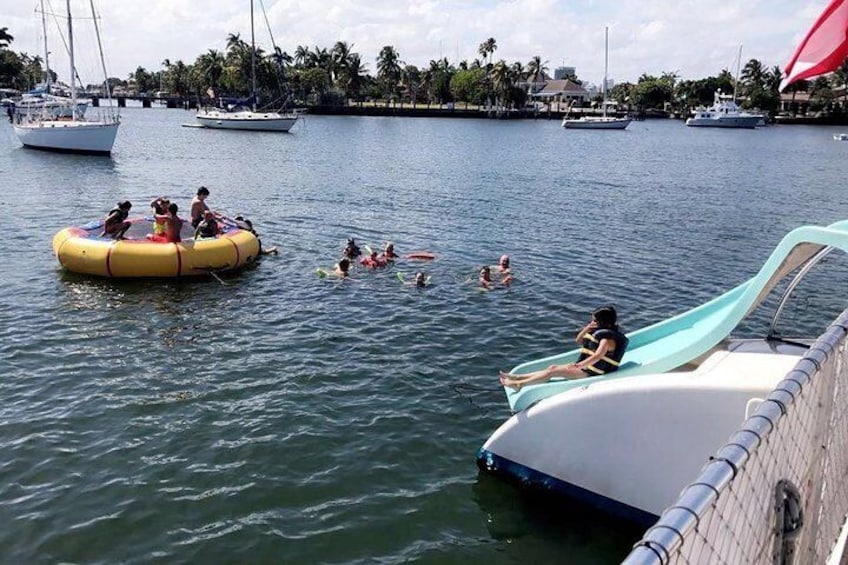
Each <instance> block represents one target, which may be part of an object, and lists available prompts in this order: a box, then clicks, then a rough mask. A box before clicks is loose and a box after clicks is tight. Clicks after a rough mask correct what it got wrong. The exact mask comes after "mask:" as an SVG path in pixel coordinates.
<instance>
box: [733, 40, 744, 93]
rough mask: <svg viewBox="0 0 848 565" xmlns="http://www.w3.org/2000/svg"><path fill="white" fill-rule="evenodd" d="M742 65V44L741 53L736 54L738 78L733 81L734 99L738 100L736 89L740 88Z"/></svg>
mask: <svg viewBox="0 0 848 565" xmlns="http://www.w3.org/2000/svg"><path fill="white" fill-rule="evenodd" d="M741 66H742V46H741V45H740V46H739V54H738V55H737V56H736V80H734V81H733V101H734V102H736V89H737V88H739V67H741Z"/></svg>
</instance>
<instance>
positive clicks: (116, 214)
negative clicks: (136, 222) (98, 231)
mask: <svg viewBox="0 0 848 565" xmlns="http://www.w3.org/2000/svg"><path fill="white" fill-rule="evenodd" d="M130 208H132V202H130V201H129V200H124V201H122V202H118V207H117V208H112V210H110V211H109V215H108V216H106V219H105V220H103V233H102V235H103V236H106V235H109V236H112V239H124V234H125V233H127V230H128V229H130V226H131V225H132V224H131V223H130V222H128V221H127V216H129V214H130Z"/></svg>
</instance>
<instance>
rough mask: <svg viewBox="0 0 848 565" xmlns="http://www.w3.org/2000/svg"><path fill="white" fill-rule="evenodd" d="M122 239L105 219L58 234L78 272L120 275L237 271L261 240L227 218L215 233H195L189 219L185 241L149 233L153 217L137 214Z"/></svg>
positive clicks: (61, 249) (66, 264)
mask: <svg viewBox="0 0 848 565" xmlns="http://www.w3.org/2000/svg"><path fill="white" fill-rule="evenodd" d="M129 221H130V222H131V223H132V225H131V227H130V228H129V230H128V231H127V232H126V234H125V238H124V239H121V240H115V239H112V238H111V237H109V236H104V235H102V232H103V221H102V220H99V221H94V222H90V223H88V224H86V225H84V226H80V227H69V228H65V229H63V230H60V231H59V232H58V233H57V234H56V235H55V236H54V237H53V252H54V253H55V254H56V258H57V259H58V260H59V264H60V265H61V266H62V267H63V268H64V269H66V270H68V271H70V272H72V273H79V274H84V275H96V276H101V277H114V278H142V277H190V276H199V275H208V274H209V273H218V272H222V271H232V270H236V269H239V268H241V267H244V266H245V265H247V264H249V263H251V262H253V261H255V260H256V258H257V256H258V255H259V240H258V239H257V237H256V236H255V235H254V234H253V233H251V232H250V231H249V230H247V229H242V228H241V227H240V225H239V224H238V223H237V222H235V221H234V220H231V219H228V218H222V219H221V221H220V222H219V223H220V225H221V227H222V231H221V233H220V234H219V235H217V236H215V237H213V238H199V239H194V230H193V229H192V228H191V226H190V225H188V222H186V223H185V224H184V225H183V229H182V233H181V238H182V241H180V242H179V243H166V242H160V241H154V240H151V239H149V236H150V235H152V233H153V218H133V219H131V220H129Z"/></svg>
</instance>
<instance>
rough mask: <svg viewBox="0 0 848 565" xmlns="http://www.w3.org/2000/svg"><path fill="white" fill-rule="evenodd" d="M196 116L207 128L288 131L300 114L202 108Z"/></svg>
mask: <svg viewBox="0 0 848 565" xmlns="http://www.w3.org/2000/svg"><path fill="white" fill-rule="evenodd" d="M195 118H196V119H197V121H198V122H199V123H200V124H201V125H202V126H203V127H206V128H213V129H234V130H247V131H281V132H287V131H289V130H290V129H291V128H292V127H293V126H294V124H295V122H297V118H298V116H297V115H295V114H278V113H277V112H251V111H242V112H224V111H218V110H201V111H199V112H198V113H197V116H195Z"/></svg>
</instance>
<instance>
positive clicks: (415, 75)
mask: <svg viewBox="0 0 848 565" xmlns="http://www.w3.org/2000/svg"><path fill="white" fill-rule="evenodd" d="M400 82H401V84H402V85H403V87H404V88H406V92H407V93H408V94H409V99H410V101H411V102H412V103H413V104H415V102H416V101H417V100H418V91H419V90H420V89H421V71H419V70H418V67H416V66H415V65H406V66H405V67H404V68H403V70H402V71H401V74H400Z"/></svg>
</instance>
